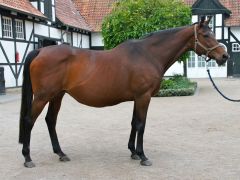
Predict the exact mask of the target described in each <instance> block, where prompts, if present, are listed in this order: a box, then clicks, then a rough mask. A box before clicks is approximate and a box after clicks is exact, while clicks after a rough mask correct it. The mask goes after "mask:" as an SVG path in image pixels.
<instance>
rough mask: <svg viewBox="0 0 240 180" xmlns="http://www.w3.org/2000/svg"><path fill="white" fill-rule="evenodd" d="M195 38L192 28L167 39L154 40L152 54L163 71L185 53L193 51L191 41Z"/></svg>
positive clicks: (171, 35)
mask: <svg viewBox="0 0 240 180" xmlns="http://www.w3.org/2000/svg"><path fill="white" fill-rule="evenodd" d="M193 36H194V31H193V28H192V26H190V27H186V28H182V29H179V31H176V32H173V33H171V32H170V33H169V34H168V35H167V37H164V38H162V37H161V34H159V38H153V39H154V40H153V41H152V48H151V53H152V55H153V56H154V59H156V60H157V61H158V64H159V66H160V68H161V71H162V70H163V71H164V72H165V71H166V70H167V69H168V68H169V67H170V66H171V65H172V64H173V63H174V62H176V61H177V60H178V58H179V57H180V56H181V55H182V54H184V53H185V52H187V51H189V50H190V49H191V44H190V41H191V39H192V37H193Z"/></svg>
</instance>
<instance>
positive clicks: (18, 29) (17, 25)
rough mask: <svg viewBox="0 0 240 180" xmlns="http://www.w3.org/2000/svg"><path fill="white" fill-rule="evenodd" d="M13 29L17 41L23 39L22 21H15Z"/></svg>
mask: <svg viewBox="0 0 240 180" xmlns="http://www.w3.org/2000/svg"><path fill="white" fill-rule="evenodd" d="M15 29H16V38H17V39H24V31H23V30H24V29H23V21H22V20H18V19H16V20H15Z"/></svg>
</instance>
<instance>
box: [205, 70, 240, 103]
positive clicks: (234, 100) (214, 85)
mask: <svg viewBox="0 0 240 180" xmlns="http://www.w3.org/2000/svg"><path fill="white" fill-rule="evenodd" d="M207 73H208V76H209V79H210V81H211V82H212V85H213V87H214V88H215V89H216V90H217V92H218V93H219V94H220V95H221V96H222V97H223V98H225V99H227V100H229V101H232V102H240V99H230V98H228V97H227V96H225V95H224V94H223V93H222V92H221V91H220V90H219V89H218V87H217V86H216V84H215V83H214V81H213V79H212V77H211V74H210V70H209V69H208V68H207Z"/></svg>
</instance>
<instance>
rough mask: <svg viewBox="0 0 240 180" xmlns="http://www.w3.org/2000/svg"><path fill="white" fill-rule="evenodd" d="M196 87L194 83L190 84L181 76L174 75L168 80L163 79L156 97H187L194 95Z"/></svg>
mask: <svg viewBox="0 0 240 180" xmlns="http://www.w3.org/2000/svg"><path fill="white" fill-rule="evenodd" d="M196 87H197V83H196V82H191V81H190V80H189V79H188V78H186V77H183V76H181V75H174V76H173V77H171V78H169V79H163V81H162V83H161V86H160V91H159V92H158V93H157V95H156V96H158V97H159V96H161V97H163V96H164V97H168V96H189V95H193V94H194V92H195V90H196Z"/></svg>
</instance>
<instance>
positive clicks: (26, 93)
mask: <svg viewBox="0 0 240 180" xmlns="http://www.w3.org/2000/svg"><path fill="white" fill-rule="evenodd" d="M38 54H39V50H33V51H31V52H30V53H29V54H28V55H27V57H26V60H25V64H24V69H23V84H22V104H21V111H20V127H19V143H21V144H22V143H23V141H24V137H25V124H26V119H27V118H26V117H27V116H30V113H31V108H32V99H33V92H32V82H31V78H30V64H31V62H32V60H33V59H34V58H35V57H36V56H37V55H38Z"/></svg>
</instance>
